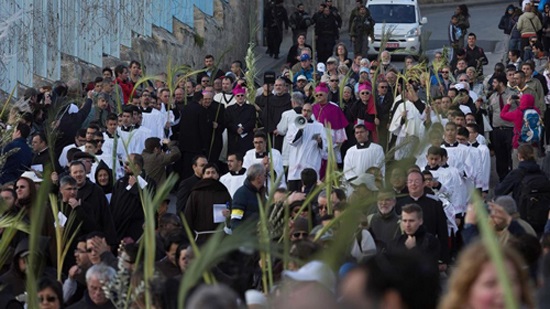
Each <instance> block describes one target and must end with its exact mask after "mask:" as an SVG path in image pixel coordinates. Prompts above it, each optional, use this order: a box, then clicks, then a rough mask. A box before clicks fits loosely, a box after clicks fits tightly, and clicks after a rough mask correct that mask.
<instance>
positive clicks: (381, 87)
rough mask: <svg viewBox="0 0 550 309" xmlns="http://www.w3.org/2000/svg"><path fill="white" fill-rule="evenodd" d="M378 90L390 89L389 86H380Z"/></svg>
mask: <svg viewBox="0 0 550 309" xmlns="http://www.w3.org/2000/svg"><path fill="white" fill-rule="evenodd" d="M378 88H380V89H386V88H388V86H378Z"/></svg>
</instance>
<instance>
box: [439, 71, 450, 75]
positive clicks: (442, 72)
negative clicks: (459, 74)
mask: <svg viewBox="0 0 550 309" xmlns="http://www.w3.org/2000/svg"><path fill="white" fill-rule="evenodd" d="M441 74H449V71H441Z"/></svg>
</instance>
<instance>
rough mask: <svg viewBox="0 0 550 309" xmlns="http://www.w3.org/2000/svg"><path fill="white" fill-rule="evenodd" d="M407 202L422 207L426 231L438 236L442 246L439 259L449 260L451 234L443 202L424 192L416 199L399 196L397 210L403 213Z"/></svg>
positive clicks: (446, 261)
mask: <svg viewBox="0 0 550 309" xmlns="http://www.w3.org/2000/svg"><path fill="white" fill-rule="evenodd" d="M407 204H418V205H419V206H420V207H421V208H422V213H423V221H424V224H423V226H424V227H425V228H426V232H427V233H430V234H432V235H433V236H435V237H437V239H438V240H439V244H440V248H441V250H440V251H439V260H441V261H443V262H444V263H448V262H449V243H448V239H449V234H448V231H447V216H446V215H445V212H444V211H443V204H442V203H441V202H440V201H439V200H437V199H436V198H434V197H428V195H426V194H424V195H422V197H420V198H419V199H418V200H414V199H413V198H412V197H410V196H409V195H407V196H405V197H402V198H399V199H398V200H397V204H396V205H395V210H396V211H397V213H398V214H401V207H403V206H404V205H407Z"/></svg>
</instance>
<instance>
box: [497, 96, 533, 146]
mask: <svg viewBox="0 0 550 309" xmlns="http://www.w3.org/2000/svg"><path fill="white" fill-rule="evenodd" d="M510 107H511V104H506V105H504V107H503V108H502V110H501V111H500V118H502V120H506V121H510V122H513V123H514V138H513V140H512V147H513V148H514V149H517V148H518V147H519V143H518V140H519V135H520V134H521V127H522V126H523V111H525V110H526V109H534V110H536V111H537V112H538V113H539V115H540V110H539V109H538V108H536V107H535V97H534V96H533V95H532V94H529V93H525V94H523V95H522V96H521V98H520V99H519V107H518V108H516V109H515V110H513V111H510Z"/></svg>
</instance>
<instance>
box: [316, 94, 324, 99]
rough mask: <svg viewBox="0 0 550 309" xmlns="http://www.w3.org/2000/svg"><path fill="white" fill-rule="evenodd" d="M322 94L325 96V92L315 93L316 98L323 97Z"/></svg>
mask: <svg viewBox="0 0 550 309" xmlns="http://www.w3.org/2000/svg"><path fill="white" fill-rule="evenodd" d="M322 96H324V94H322V93H318V94H316V95H315V97H316V98H318V97H322Z"/></svg>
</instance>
